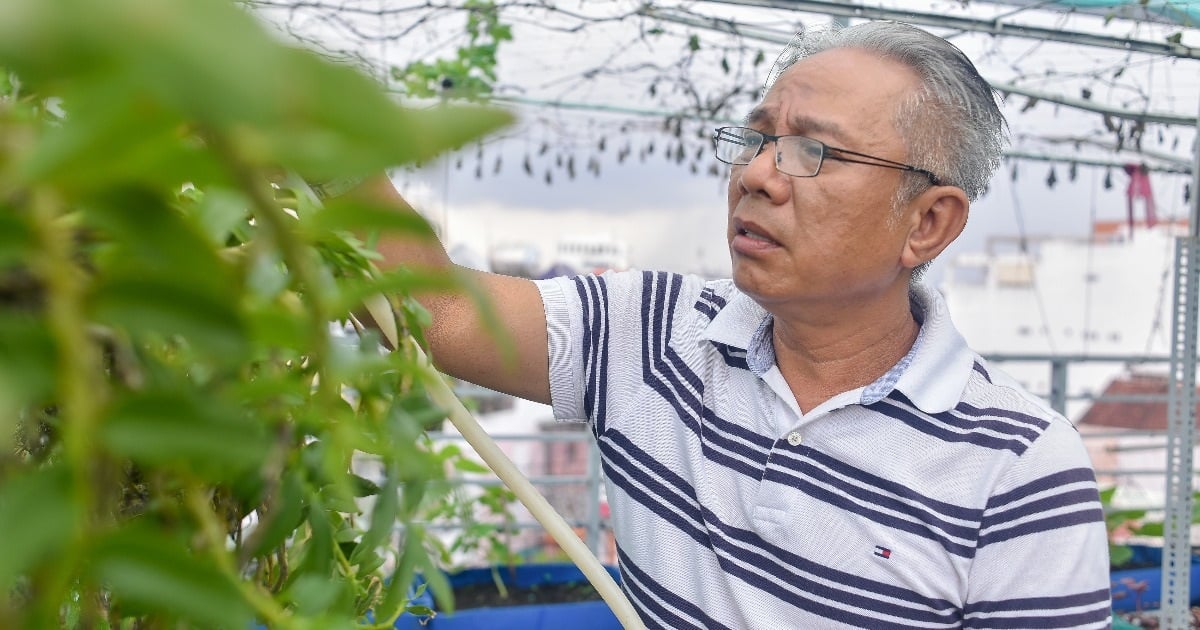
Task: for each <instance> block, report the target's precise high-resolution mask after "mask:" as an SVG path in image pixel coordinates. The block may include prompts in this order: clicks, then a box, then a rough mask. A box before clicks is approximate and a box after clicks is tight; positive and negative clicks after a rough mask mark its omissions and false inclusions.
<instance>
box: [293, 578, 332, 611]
mask: <svg viewBox="0 0 1200 630" xmlns="http://www.w3.org/2000/svg"><path fill="white" fill-rule="evenodd" d="M345 590H346V581H345V580H343V579H339V578H334V577H329V576H325V575H318V574H315V573H310V574H307V575H304V576H301V577H300V578H298V579H297V580H296V581H295V582H293V583H292V585H291V587H289V588H288V591H287V593H286V594H285V598H286V600H287V601H289V602H291V603H292V604H293V605H294V606H295V607H296V612H298V613H300V614H301V615H316V614H318V613H321V612H324V611H326V610H328V609H329V607H330V606H333V604H334V602H336V601H337V600H338V599H339V598H340V597H343V596H344V595H345Z"/></svg>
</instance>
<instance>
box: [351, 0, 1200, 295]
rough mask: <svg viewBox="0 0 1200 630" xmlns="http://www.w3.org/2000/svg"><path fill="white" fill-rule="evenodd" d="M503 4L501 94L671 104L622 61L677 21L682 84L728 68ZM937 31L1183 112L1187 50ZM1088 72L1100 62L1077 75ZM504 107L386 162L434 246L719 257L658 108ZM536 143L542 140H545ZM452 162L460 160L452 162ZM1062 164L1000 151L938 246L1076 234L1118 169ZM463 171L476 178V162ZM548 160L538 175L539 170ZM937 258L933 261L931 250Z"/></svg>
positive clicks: (1167, 179) (1017, 101) (1074, 123)
mask: <svg viewBox="0 0 1200 630" xmlns="http://www.w3.org/2000/svg"><path fill="white" fill-rule="evenodd" d="M619 4H621V3H586V5H585V4H584V3H579V4H578V6H576V5H574V4H571V8H572V9H573V10H579V11H584V10H592V9H593V8H594V7H611V6H617V5H619ZM625 4H626V5H628V3H625ZM887 4H888V6H892V7H897V8H908V9H910V10H916V11H929V12H945V13H952V14H953V13H957V14H965V13H969V12H974V13H979V14H986V15H993V16H994V15H997V14H1000V13H1003V12H1007V11H1012V10H1013V9H1012V8H1011V7H1001V6H997V5H988V4H983V3H971V4H970V5H969V6H968V7H967V8H964V7H963V6H962V4H960V3H958V2H932V1H928V0H893V1H892V2H889V3H887ZM585 6H586V7H587V8H586V9H585ZM687 6H690V7H692V8H693V9H695V10H697V11H709V12H711V13H714V14H720V15H722V16H726V17H731V18H735V19H738V20H741V21H744V22H750V23H755V24H759V25H763V26H767V27H771V28H773V29H776V30H780V31H788V32H790V31H792V30H794V28H795V27H797V26H798V25H799V24H801V23H803V24H805V25H807V26H808V27H810V28H811V27H812V26H815V25H819V24H821V23H824V22H826V21H827V18H823V17H819V16H812V15H803V14H797V13H783V12H769V11H767V12H764V11H751V10H747V9H740V8H737V7H732V6H730V5H725V4H721V3H687ZM595 10H599V9H595ZM608 10H610V11H611V10H612V9H608ZM506 16H509V17H507V18H506V19H508V20H509V21H510V22H511V23H513V24H514V29H515V33H516V40H515V41H514V42H510V43H506V44H505V45H504V47H503V48H502V55H501V59H500V79H501V81H500V82H501V83H502V84H503V85H504V86H505V88H504V90H503V93H506V94H509V95H516V96H520V97H522V98H532V99H543V100H564V101H568V102H573V103H587V104H591V105H595V106H600V107H610V108H632V109H645V110H658V109H662V108H664V107H666V106H669V105H670V100H669V97H666V96H664V95H662V94H659V95H658V96H657V98H652V97H650V96H649V95H648V94H647V91H646V90H647V85H646V82H647V81H648V80H649V79H647V78H646V77H645V75H644V74H639V72H637V71H636V68H637V67H638V66H639V64H643V62H646V61H651V62H653V61H657V62H663V61H664V60H667V61H669V60H670V59H672V58H673V57H678V56H679V50H680V46H681V45H682V44H681V42H684V41H685V40H684V39H682V37H686V36H687V35H689V34H696V35H698V37H699V41H700V43H701V46H702V51H701V55H699V56H697V59H696V63H695V64H694V65H693V67H691V68H690V69H689V70H688V71H689V72H692V73H694V78H695V80H696V82H697V84H698V85H701V86H702V85H703V84H704V83H705V82H706V81H707V82H712V83H711V84H710V85H713V86H715V87H717V88H720V87H728V86H727V85H724V86H723V85H722V83H721V82H722V81H726V82H727V81H730V80H731V75H726V74H724V73H722V72H720V71H719V69H718V68H717V58H716V57H712V58H704V57H703V56H702V54H703V53H704V52H707V51H709V50H712V49H715V48H717V47H719V45H720V43H721V42H722V41H723V40H722V38H725V39H726V40H727V37H726V36H724V35H720V34H717V33H712V32H708V31H703V30H698V29H690V28H684V27H676V28H673V29H668V30H670V35H673V36H674V37H675V39H674V40H672V39H671V37H662V38H658V39H655V38H646V37H644V36H643V37H639V34H638V33H637V32H633V31H636V29H637V28H644V24H645V23H644V22H643V23H639V22H628V21H627V22H619V23H614V24H612V25H610V26H608V27H603V28H595V27H593V28H589V29H587V30H585V31H582V32H575V33H569V34H563V33H556V32H553V31H547V30H545V29H544V28H541V26H540V25H538V24H537V23H538V22H539V21H541V20H543V19H544V18H543V17H542V16H540V15H535V14H532V13H529V14H527V15H526V14H521V13H519V12H516V13H514V12H512V11H509V12H507V13H506ZM1026 17H1027V19H1028V21H1030V22H1032V23H1039V24H1042V25H1049V26H1059V27H1061V28H1068V29H1074V30H1091V31H1095V32H1100V33H1103V34H1107V35H1127V36H1132V37H1136V38H1139V39H1154V40H1159V41H1160V40H1161V38H1162V37H1164V36H1165V35H1167V34H1170V33H1171V32H1174V30H1177V29H1170V28H1164V27H1160V26H1154V25H1137V24H1130V23H1121V22H1120V21H1119V20H1115V21H1113V22H1112V23H1110V24H1108V25H1105V24H1104V22H1103V21H1102V20H1100V19H1098V18H1080V17H1073V18H1069V17H1066V16H1064V15H1062V14H1055V13H1050V12H1026V13H1024V14H1022V18H1026ZM462 19H463V18H462V17H461V15H459V16H458V17H453V16H452V17H451V18H450V19H449V21H446V20H443V21H442V22H440V23H431V24H429V25H428V27H426V28H422V29H418V30H417V31H414V32H413V33H412V34H411V36H409V37H406V38H405V39H404V40H402V41H399V42H395V41H394V42H381V43H378V44H371V45H370V48H369V49H368V50H367V51H366V52H367V53H368V54H377V55H381V56H384V57H387V58H389V59H391V60H393V62H394V63H399V62H401V61H404V60H407V59H409V58H411V57H412V56H413V55H415V54H419V53H421V52H426V53H428V52H430V51H432V52H433V53H434V54H446V51H447V50H448V49H449V47H448V44H447V42H451V41H453V40H452V38H450V37H448V36H447V35H446V33H445V32H444V31H445V30H446V29H450V30H451V31H453V29H455V28H459V29H461V24H460V22H461V20H462ZM639 25H641V26H639ZM942 34H944V35H949V36H950V37H951V39H952V41H954V42H955V43H956V44H957V45H959V46H960V47H961V48H962V49H963V50H964V51H965V52H966V53H967V54H968V56H969V57H971V58H972V59H973V60H974V61H975V63H976V65H977V66H978V67H979V68H980V70H981V73H982V74H983V75H984V76H985V77H987V78H988V79H990V80H994V81H1004V82H1014V83H1019V84H1020V85H1024V86H1026V87H1030V88H1034V89H1039V90H1043V91H1046V92H1050V93H1055V94H1062V95H1063V96H1068V97H1073V98H1078V97H1079V96H1080V94H1081V92H1082V90H1083V89H1085V88H1086V89H1088V90H1090V91H1091V93H1092V97H1093V99H1095V100H1096V101H1099V102H1103V103H1107V104H1110V105H1113V106H1116V107H1124V108H1136V109H1149V110H1152V111H1161V112H1169V113H1174V114H1179V115H1184V116H1195V115H1196V114H1197V111H1198V109H1200V61H1196V60H1182V61H1177V60H1171V59H1163V58H1155V57H1151V56H1148V55H1136V54H1127V53H1120V52H1114V51H1108V50H1100V49H1094V48H1085V47H1077V46H1076V47H1073V46H1068V45H1063V44H1054V43H1049V42H1038V41H1030V40H1024V39H1018V38H994V37H988V36H979V35H974V34H962V33H960V34H955V33H945V32H943V33H942ZM1198 39H1200V32H1197V30H1196V29H1191V30H1189V31H1187V32H1186V33H1185V39H1184V41H1185V42H1187V43H1191V44H1193V45H1197V44H1200V41H1197V40H1198ZM763 49H764V50H765V51H766V52H767V53H768V54H767V59H768V61H770V60H771V59H773V58H774V55H775V54H776V52H777V49H778V46H777V45H763ZM439 51H440V52H439ZM735 63H737V62H736V61H735ZM704 64H707V66H706V67H704V66H703V65H704ZM768 65H769V64H768ZM582 68H607V69H616V68H630V69H631V70H630V71H629V72H621V73H618V74H614V75H612V76H605V75H604V74H603V73H601V76H600V77H599V78H594V79H593V80H581V79H580V78H579V76H578V75H579V73H580V69H582ZM765 68H766V66H765V65H764V66H762V67H760V68H753V69H752V70H754V71H755V72H750V73H749V74H751V75H755V76H757V78H756V79H755V81H757V82H761V79H762V75H764V74H765ZM743 69H744V68H743ZM734 74H736V73H734ZM1093 74H1097V75H1099V78H1092V77H1091V75H1093ZM743 76H744V75H743ZM664 104H665V105H664ZM1027 105H1028V99H1026V98H1024V97H1010V98H1009V100H1008V103H1007V104H1006V106H1005V111H1006V115H1007V116H1008V117H1009V120H1010V124H1011V127H1012V135H1013V140H1014V141H1013V145H1014V148H1015V149H1019V150H1024V151H1033V152H1042V153H1053V154H1056V155H1073V154H1075V155H1082V156H1088V157H1105V158H1116V159H1118V160H1121V161H1125V160H1129V161H1132V160H1136V159H1137V157H1136V156H1133V155H1131V154H1128V153H1126V154H1123V155H1114V154H1112V153H1111V152H1104V151H1101V150H1098V149H1096V148H1092V147H1089V146H1086V145H1084V146H1080V147H1079V148H1078V149H1077V148H1076V147H1075V146H1074V145H1072V144H1062V143H1053V142H1048V141H1046V139H1051V140H1053V139H1054V138H1062V137H1068V136H1070V137H1082V138H1088V139H1094V140H1100V141H1111V139H1112V138H1113V137H1114V136H1113V135H1112V134H1108V133H1106V132H1104V130H1103V129H1104V124H1103V119H1102V117H1101V116H1099V115H1097V114H1094V113H1086V112H1080V111H1078V110H1074V109H1071V108H1068V107H1065V106H1055V105H1052V104H1048V103H1045V102H1041V103H1039V104H1037V105H1036V106H1034V107H1032V108H1030V109H1028V111H1023V110H1024V109H1026V106H1027ZM515 111H516V113H517V114H518V115H519V116H520V117H521V123H519V124H518V125H517V126H515V127H514V128H513V129H510V130H508V131H507V132H506V133H505V134H504V135H503V136H502V137H501V138H500V139H492V140H489V141H488V142H487V143H486V145H485V146H484V147H483V151H482V158H479V157H478V155H479V149H478V148H477V147H470V148H468V149H466V150H464V151H463V152H462V153H461V154H459V155H457V156H452V157H450V158H449V159H448V160H446V161H442V162H438V163H436V164H433V165H430V166H428V167H426V168H424V169H421V170H418V171H411V170H409V171H401V172H397V173H396V175H395V177H394V179H395V181H396V183H397V185H398V186H399V187H400V188H401V189H402V191H403V192H404V193H405V194H406V195H407V196H408V197H409V198H410V200H411V201H413V202H414V203H415V204H416V205H417V206H418V207H420V208H421V209H422V210H423V211H424V212H425V213H426V214H427V215H428V216H430V218H431V219H433V220H434V221H435V222H437V223H444V224H445V229H446V234H447V241H448V244H449V245H451V246H454V245H456V244H466V245H469V246H470V247H472V248H474V249H476V250H477V251H478V252H479V253H481V254H483V253H486V251H487V249H488V248H489V247H491V246H493V245H496V244H501V243H512V242H515V241H524V242H528V243H532V244H535V245H538V246H541V247H542V248H543V250H544V251H548V250H550V249H552V247H553V243H554V242H555V241H556V240H557V239H558V238H560V237H562V236H575V235H580V234H599V233H605V234H609V235H611V236H613V237H615V238H619V239H622V240H624V241H626V242H627V243H628V244H629V247H630V251H631V258H632V263H633V264H634V265H636V266H638V267H643V268H669V269H674V270H680V271H700V272H708V273H720V272H721V271H722V270H727V269H728V259H727V254H726V250H725V245H724V217H725V201H724V188H725V183H724V179H723V174H724V171H723V170H722V171H721V177H712V176H710V175H708V174H707V171H708V169H709V166H710V165H711V164H712V163H713V162H714V160H713V159H712V158H710V157H708V156H707V154H706V155H705V156H704V157H703V159H702V160H699V161H697V160H695V159H693V156H692V155H691V153H692V151H693V149H694V148H696V147H699V146H700V145H698V144H696V143H695V142H693V143H691V144H689V145H688V153H689V155H688V159H687V160H686V161H685V162H684V163H683V164H682V165H678V164H675V163H674V162H673V161H670V162H669V161H667V160H666V159H664V156H663V148H664V147H665V146H666V145H667V141H664V140H663V139H662V138H665V136H662V134H651V133H647V132H645V131H644V130H645V129H646V128H648V127H653V126H655V125H657V124H659V123H658V120H657V119H655V118H653V117H647V116H637V115H628V114H626V115H617V114H605V113H596V112H590V113H588V112H583V113H581V112H572V111H565V110H558V109H552V108H547V107H524V108H518V109H516V110H515ZM713 126H715V125H713ZM622 128H624V131H622ZM698 128H699V127H697V129H698ZM602 138H603V139H604V140H605V141H606V143H607V147H606V150H605V151H600V150H598V149H597V147H596V145H597V144H598V143H599V142H600V140H601V139H602ZM655 138H659V140H654V139H655ZM1194 138H1195V130H1194V128H1191V127H1160V126H1151V127H1150V128H1148V130H1147V132H1146V134H1145V137H1144V146H1145V147H1146V148H1148V149H1152V150H1156V151H1160V152H1163V153H1168V154H1172V155H1174V156H1178V157H1181V158H1183V159H1189V157H1190V152H1191V146H1192V144H1193V142H1194ZM651 141H655V142H658V150H657V151H656V152H655V153H654V154H653V155H649V156H646V157H645V159H644V160H643V159H640V158H639V153H641V152H644V150H645V147H646V144H647V143H648V142H651ZM626 143H627V144H628V145H629V146H630V147H631V150H632V154H631V155H630V156H628V158H627V159H625V160H624V161H623V163H620V164H618V163H617V162H616V160H615V156H616V153H617V149H618V148H619V147H620V146H623V145H624V144H626ZM543 145H546V146H547V147H549V150H548V151H545V152H544V153H543ZM560 155H574V156H575V159H576V164H575V166H576V168H575V172H576V173H575V177H574V178H573V179H571V178H569V177H567V175H566V172H565V171H564V170H563V169H562V168H561V167H557V166H556V164H555V161H556V159H558V157H559V156H560ZM591 158H594V159H596V160H597V161H598V164H599V166H600V176H599V177H595V176H593V175H592V174H591V173H589V172H588V171H587V170H586V168H585V163H586V161H587V160H588V159H591ZM497 159H499V162H500V164H499V166H498V167H497V164H496V162H497ZM526 160H529V162H530V163H531V164H530V165H531V170H532V171H533V175H532V176H530V175H529V174H527V173H526V171H525V168H524V163H525V161H526ZM460 161H461V167H456V163H458V162H460ZM693 163H695V164H697V165H698V168H697V170H698V171H699V172H698V173H693V172H691V168H690V166H691V165H692V164H693ZM1014 167H1015V168H1016V170H1017V174H1016V178H1015V181H1014V179H1013V175H1012V169H1013V168H1014ZM1052 169H1053V171H1054V175H1055V178H1056V179H1057V182H1056V184H1055V186H1054V187H1053V188H1050V187H1049V186H1048V184H1047V182H1046V180H1047V177H1048V175H1049V173H1050V172H1051V170H1052ZM1069 170H1070V169H1069V165H1068V163H1066V162H1060V163H1047V162H1032V161H1014V162H1010V163H1006V164H1005V165H1004V166H1002V167H1001V170H1000V172H999V173H998V174H997V176H996V178H995V180H994V181H993V184H992V186H991V189H990V191H989V192H988V194H987V195H986V196H985V197H984V198H983V199H981V200H980V201H978V202H977V203H976V204H975V205H974V206H973V208H972V214H971V219H970V222H969V224H968V226H967V231H966V233H965V234H964V235H963V237H961V238H960V241H959V242H958V243H956V244H955V245H954V246H952V248H951V249H950V250H949V251H948V252H947V253H946V254H945V255H944V256H943V259H948V258H950V257H953V256H954V255H956V254H958V253H962V252H967V251H980V250H982V249H983V248H984V246H985V243H986V242H987V241H988V239H989V238H990V237H992V236H996V235H999V236H1010V235H1017V234H1020V233H1022V232H1023V233H1025V234H1026V235H1030V236H1036V235H1045V234H1053V235H1069V236H1079V237H1083V236H1085V235H1086V234H1087V233H1088V231H1089V226H1090V225H1091V221H1092V220H1093V218H1096V219H1100V220H1104V219H1109V220H1112V219H1121V218H1123V217H1124V216H1125V187H1126V185H1127V183H1128V178H1127V177H1126V175H1125V174H1124V173H1123V172H1122V171H1121V170H1120V169H1112V170H1111V171H1109V172H1108V173H1107V179H1108V180H1109V183H1110V187H1109V188H1107V189H1106V188H1105V186H1104V180H1105V179H1106V170H1105V169H1103V168H1094V167H1087V166H1079V167H1078V168H1077V169H1076V178H1075V181H1070V178H1069ZM477 171H479V172H480V174H481V175H482V177H477V176H476V172H477ZM548 171H549V172H550V176H551V178H552V183H550V184H547V183H546V182H545V177H546V173H547V172H548ZM1151 181H1152V184H1153V189H1154V193H1155V196H1156V200H1157V201H1158V205H1159V214H1160V215H1163V216H1169V215H1175V216H1186V214H1187V208H1186V206H1185V205H1184V203H1183V187H1184V185H1185V182H1187V181H1188V180H1187V178H1185V177H1182V176H1178V175H1159V174H1156V175H1152V176H1151ZM943 263H944V260H943V261H941V262H940V263H939V265H940V264H943ZM936 275H937V274H936V273H935V277H936Z"/></svg>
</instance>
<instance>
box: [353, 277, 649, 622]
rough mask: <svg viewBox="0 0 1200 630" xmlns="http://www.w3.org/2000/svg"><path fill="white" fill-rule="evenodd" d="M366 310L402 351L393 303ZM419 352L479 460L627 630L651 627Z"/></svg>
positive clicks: (438, 398)
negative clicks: (540, 527)
mask: <svg viewBox="0 0 1200 630" xmlns="http://www.w3.org/2000/svg"><path fill="white" fill-rule="evenodd" d="M366 307H367V311H368V312H370V313H371V317H372V318H373V319H374V320H375V322H376V323H377V324H378V325H379V327H380V330H381V332H383V334H384V336H385V337H387V339H388V341H389V342H390V343H391V344H392V347H393V348H399V347H400V346H399V343H398V341H399V340H398V339H397V331H396V325H395V319H394V318H393V317H392V316H391V305H389V304H388V303H387V300H386V299H384V298H382V296H376V297H375V298H374V299H369V300H367V301H366ZM385 309H386V310H385ZM413 348H414V349H415V350H416V352H417V356H418V360H419V361H420V362H421V367H422V368H423V370H422V373H423V375H424V376H425V378H424V382H425V386H426V391H428V392H429V397H430V398H431V399H433V401H434V402H435V403H437V404H438V405H439V406H441V407H442V408H443V409H445V410H446V413H447V417H448V418H449V419H450V422H451V423H452V424H453V425H454V427H455V428H457V429H458V432H459V433H461V434H462V436H463V438H464V439H465V440H466V441H467V443H468V444H470V445H471V448H474V449H475V452H476V453H478V454H479V457H481V458H482V459H483V461H484V463H486V464H487V465H488V467H489V468H491V469H492V472H494V473H496V476H497V477H499V478H500V480H501V481H503V482H504V485H506V486H508V488H509V489H510V490H512V492H513V494H515V495H517V500H519V501H520V502H521V503H522V504H523V505H524V506H525V507H526V508H527V509H528V510H529V512H530V513H531V514H533V517H534V518H535V519H537V521H538V522H539V523H541V524H542V527H544V528H546V532H547V533H549V534H550V536H551V537H552V538H553V539H554V541H555V542H557V543H558V545H559V547H561V548H562V550H563V551H564V552H565V553H566V554H567V557H568V558H570V559H571V561H572V562H574V563H575V565H576V566H578V567H579V570H580V571H582V572H583V575H584V576H585V577H587V579H588V581H589V582H591V584H592V586H593V587H594V588H595V589H596V592H597V593H599V594H600V597H601V598H603V599H604V602H605V603H607V604H608V606H609V608H611V609H612V611H613V614H615V615H616V616H617V620H618V621H620V622H621V625H622V626H624V627H625V629H626V630H644V629H645V626H644V625H643V624H642V619H641V617H639V616H638V614H637V611H636V610H634V608H633V605H632V604H630V603H629V599H628V598H626V597H625V593H624V592H622V591H621V587H619V586H617V583H616V582H615V581H614V580H613V579H612V576H611V575H609V573H608V570H607V569H605V568H604V565H602V564H600V561H599V560H598V559H597V558H596V556H595V555H593V554H592V551H591V549H588V546H587V545H586V544H584V542H583V541H582V540H580V538H579V536H577V535H576V534H575V530H573V529H572V528H571V526H570V525H568V524H567V522H566V521H565V520H563V517H562V516H561V515H559V513H558V512H556V511H554V508H553V507H552V506H551V505H550V503H549V502H548V501H546V498H545V497H543V496H542V494H541V493H540V492H538V490H537V488H534V487H533V484H532V483H530V482H529V480H528V479H526V478H525V475H523V474H521V471H520V470H518V469H517V467H516V465H515V464H513V462H512V460H511V459H509V458H508V456H507V455H505V454H504V451H502V450H500V446H499V445H497V444H496V441H495V440H493V439H492V438H491V436H490V435H488V434H487V432H486V431H484V430H483V427H481V426H479V422H478V421H476V420H475V417H474V416H473V415H471V412H470V411H468V410H467V408H466V407H465V406H463V404H462V401H460V400H459V399H458V397H457V396H455V395H454V391H453V390H451V389H450V386H449V385H447V384H446V380H445V378H444V377H443V376H442V375H441V374H440V373H439V372H438V371H437V370H436V369H435V368H434V367H433V365H432V363H430V362H429V358H428V357H426V356H425V353H424V352H422V351H421V348H420V346H418V345H417V344H415V343H414V344H413Z"/></svg>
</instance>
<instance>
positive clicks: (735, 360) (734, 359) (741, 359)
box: [712, 341, 750, 370]
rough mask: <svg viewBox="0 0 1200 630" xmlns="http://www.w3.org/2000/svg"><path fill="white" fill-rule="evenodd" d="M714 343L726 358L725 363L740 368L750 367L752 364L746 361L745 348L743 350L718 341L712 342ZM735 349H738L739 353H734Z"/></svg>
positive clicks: (746, 368) (722, 356)
mask: <svg viewBox="0 0 1200 630" xmlns="http://www.w3.org/2000/svg"><path fill="white" fill-rule="evenodd" d="M712 345H713V346H714V347H715V348H716V349H717V352H719V353H720V354H721V358H722V359H724V360H725V365H728V366H729V367H735V368H739V369H742V370H749V369H750V364H749V363H747V362H746V351H745V350H742V349H740V348H736V349H735V348H732V347H731V346H727V345H725V344H723V343H719V342H716V341H714V342H712ZM735 350H736V352H738V354H737V355H734V354H733V353H734V351H735Z"/></svg>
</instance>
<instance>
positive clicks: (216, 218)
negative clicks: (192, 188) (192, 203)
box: [192, 188, 250, 247]
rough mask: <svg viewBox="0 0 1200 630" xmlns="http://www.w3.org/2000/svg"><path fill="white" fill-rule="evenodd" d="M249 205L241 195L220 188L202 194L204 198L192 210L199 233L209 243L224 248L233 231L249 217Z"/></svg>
mask: <svg viewBox="0 0 1200 630" xmlns="http://www.w3.org/2000/svg"><path fill="white" fill-rule="evenodd" d="M249 212H250V211H249V203H248V202H247V200H246V198H245V197H244V196H242V195H241V194H238V193H234V192H230V191H228V190H224V189H221V188H213V189H211V190H207V191H205V192H204V197H203V199H202V200H201V201H200V203H199V204H197V206H196V207H195V208H194V209H193V210H192V214H194V215H195V217H196V222H197V224H198V225H199V226H200V228H201V231H202V232H203V233H204V235H205V236H207V237H208V238H209V240H210V242H211V243H212V244H214V245H216V246H220V247H224V246H225V244H226V241H227V240H228V239H229V235H230V234H232V233H233V229H234V228H235V227H236V226H238V225H241V224H243V223H244V222H245V221H246V220H247V219H248V217H249Z"/></svg>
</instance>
